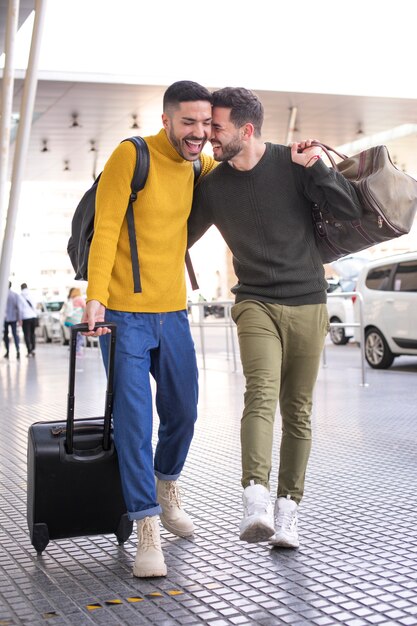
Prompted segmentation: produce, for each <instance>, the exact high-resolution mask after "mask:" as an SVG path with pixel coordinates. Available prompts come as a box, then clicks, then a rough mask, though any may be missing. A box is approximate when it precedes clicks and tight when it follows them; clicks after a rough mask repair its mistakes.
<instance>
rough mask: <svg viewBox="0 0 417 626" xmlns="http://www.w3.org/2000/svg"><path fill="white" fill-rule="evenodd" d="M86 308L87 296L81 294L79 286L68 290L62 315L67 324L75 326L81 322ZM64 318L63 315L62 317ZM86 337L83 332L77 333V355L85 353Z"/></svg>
mask: <svg viewBox="0 0 417 626" xmlns="http://www.w3.org/2000/svg"><path fill="white" fill-rule="evenodd" d="M84 310H85V298H83V296H82V295H81V290H80V289H79V288H78V287H72V288H71V289H70V290H69V292H68V297H67V301H66V302H65V303H64V306H63V311H62V316H63V318H64V325H65V326H73V325H74V324H80V323H81V320H82V318H83V314H84ZM61 319H62V317H61ZM84 341H85V339H84V337H83V335H82V334H81V333H77V339H76V342H77V343H76V355H77V356H82V355H83V348H84Z"/></svg>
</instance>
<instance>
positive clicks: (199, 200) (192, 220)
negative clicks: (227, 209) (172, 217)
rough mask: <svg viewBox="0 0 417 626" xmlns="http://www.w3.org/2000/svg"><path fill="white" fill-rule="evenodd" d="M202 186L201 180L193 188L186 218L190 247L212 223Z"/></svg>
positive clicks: (188, 245) (203, 184) (188, 244)
mask: <svg viewBox="0 0 417 626" xmlns="http://www.w3.org/2000/svg"><path fill="white" fill-rule="evenodd" d="M204 187H205V183H204V180H202V181H201V182H200V183H199V184H198V185H197V186H196V188H195V189H194V198H193V206H192V208H191V213H190V216H189V218H188V243H187V247H188V248H191V246H193V245H194V244H195V242H196V241H198V240H199V239H200V237H202V236H203V235H204V233H205V232H206V231H207V230H208V229H209V228H210V226H212V224H213V217H212V212H211V210H210V206H209V202H208V201H207V198H206V195H205V193H204Z"/></svg>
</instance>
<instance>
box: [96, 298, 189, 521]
mask: <svg viewBox="0 0 417 626" xmlns="http://www.w3.org/2000/svg"><path fill="white" fill-rule="evenodd" d="M106 321H107V322H113V323H115V324H116V325H117V340H116V351H115V364H114V404H113V426H114V441H115V446H116V450H117V455H118V459H119V467H120V476H121V481H122V488H123V495H124V499H125V502H126V507H127V511H128V514H129V519H131V520H140V519H143V518H144V517H147V516H148V515H158V514H159V513H160V512H161V507H160V506H159V504H158V502H157V499H156V487H155V475H156V476H157V477H158V478H161V479H162V480H176V479H177V478H178V477H179V475H180V473H181V470H182V468H183V465H184V463H185V459H186V457H187V454H188V449H189V447H190V444H191V440H192V438H193V434H194V423H195V421H196V419H197V401H198V371H197V362H196V356H195V350H194V343H193V340H192V337H191V332H190V326H189V323H188V317H187V312H186V311H175V312H169V313H126V312H123V311H112V310H107V312H106ZM108 342H109V335H107V336H106V335H104V336H103V337H101V338H100V344H101V349H102V353H103V358H104V360H105V363H106V364H107V355H108V346H109V343H108ZM150 374H151V375H152V376H153V378H154V379H155V382H156V397H155V403H156V409H157V412H158V415H159V428H158V442H157V445H156V448H155V456H154V455H153V448H152V410H153V404H152V390H151V381H150Z"/></svg>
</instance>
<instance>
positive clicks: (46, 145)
mask: <svg viewBox="0 0 417 626" xmlns="http://www.w3.org/2000/svg"><path fill="white" fill-rule="evenodd" d="M42 145H43V148H42V150H41V152H49V149H48V140H47V139H42Z"/></svg>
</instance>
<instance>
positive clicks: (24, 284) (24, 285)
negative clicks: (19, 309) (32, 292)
mask: <svg viewBox="0 0 417 626" xmlns="http://www.w3.org/2000/svg"><path fill="white" fill-rule="evenodd" d="M27 288H28V286H27V284H26V283H22V284H21V285H20V289H27Z"/></svg>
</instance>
